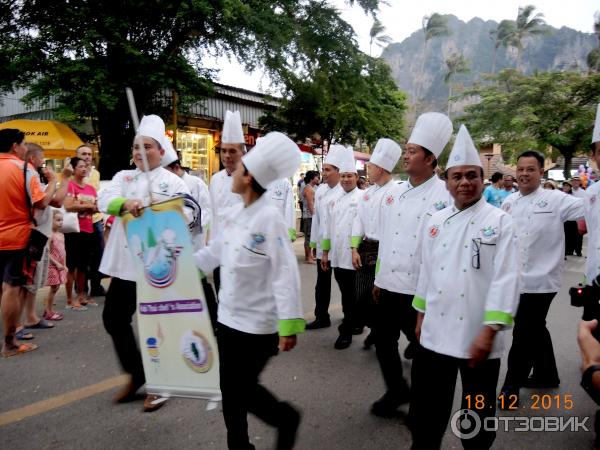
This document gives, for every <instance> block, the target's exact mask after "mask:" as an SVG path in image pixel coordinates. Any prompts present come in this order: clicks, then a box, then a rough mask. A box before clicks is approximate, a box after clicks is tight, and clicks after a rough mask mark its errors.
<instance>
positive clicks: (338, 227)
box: [321, 149, 362, 350]
mask: <svg viewBox="0 0 600 450" xmlns="http://www.w3.org/2000/svg"><path fill="white" fill-rule="evenodd" d="M339 169H340V186H341V187H342V191H343V193H342V194H341V195H340V196H339V197H337V199H336V200H335V201H334V204H333V207H332V208H331V209H330V210H329V211H327V216H326V217H325V221H324V222H325V226H324V230H323V241H322V244H321V248H322V249H323V255H322V257H321V269H322V270H323V271H328V270H331V269H332V268H333V274H334V276H335V281H336V282H337V284H338V286H339V288H340V292H341V293H342V309H343V312H344V318H343V320H342V323H341V324H340V326H339V327H338V331H339V336H338V338H337V340H336V341H335V344H334V348H336V349H338V350H343V349H345V348H348V347H349V346H350V344H351V343H352V334H353V333H354V332H355V331H356V329H357V328H358V327H357V325H356V286H355V283H356V270H355V269H354V266H353V265H352V248H351V247H350V240H351V238H352V224H353V223H354V219H355V218H356V214H357V211H358V201H359V198H360V196H361V193H362V192H361V190H360V189H358V188H357V187H356V184H357V182H358V173H357V171H356V161H355V160H354V154H353V151H352V150H349V149H346V150H345V154H344V155H343V158H342V162H341V163H340V167H339ZM360 328H361V331H362V327H360Z"/></svg>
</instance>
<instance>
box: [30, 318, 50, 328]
mask: <svg viewBox="0 0 600 450" xmlns="http://www.w3.org/2000/svg"><path fill="white" fill-rule="evenodd" d="M26 327H27V328H31V329H36V328H39V329H47V328H54V324H53V323H52V322H48V321H47V320H46V319H40V321H39V322H38V323H36V324H33V325H26Z"/></svg>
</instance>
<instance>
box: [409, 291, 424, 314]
mask: <svg viewBox="0 0 600 450" xmlns="http://www.w3.org/2000/svg"><path fill="white" fill-rule="evenodd" d="M412 306H413V308H415V309H416V310H417V311H420V312H425V306H426V302H425V299H424V298H422V297H418V296H416V295H415V296H414V297H413V301H412Z"/></svg>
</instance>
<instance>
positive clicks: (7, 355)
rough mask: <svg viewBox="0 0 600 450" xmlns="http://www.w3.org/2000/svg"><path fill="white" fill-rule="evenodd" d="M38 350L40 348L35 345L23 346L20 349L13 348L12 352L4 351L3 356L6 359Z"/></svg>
mask: <svg viewBox="0 0 600 450" xmlns="http://www.w3.org/2000/svg"><path fill="white" fill-rule="evenodd" d="M37 348H38V346H37V345H35V344H21V345H19V346H18V347H15V348H11V349H10V350H2V356H3V357H4V358H10V357H11V356H16V355H22V354H23V353H28V352H32V351H34V350H35V349H37Z"/></svg>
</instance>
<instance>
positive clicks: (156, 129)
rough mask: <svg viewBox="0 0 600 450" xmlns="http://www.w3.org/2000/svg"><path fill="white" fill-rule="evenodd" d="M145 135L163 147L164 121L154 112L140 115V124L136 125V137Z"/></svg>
mask: <svg viewBox="0 0 600 450" xmlns="http://www.w3.org/2000/svg"><path fill="white" fill-rule="evenodd" d="M138 136H145V137H149V138H152V139H154V140H155V141H156V142H158V143H159V144H160V146H161V147H162V148H165V141H166V140H167V139H166V137H165V123H164V122H163V120H162V119H161V118H160V117H158V116H157V115H155V114H150V115H149V116H144V117H142V120H141V121H140V126H139V127H138V130H137V133H136V137H138Z"/></svg>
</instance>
